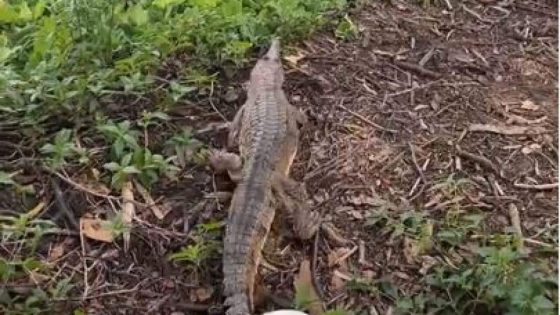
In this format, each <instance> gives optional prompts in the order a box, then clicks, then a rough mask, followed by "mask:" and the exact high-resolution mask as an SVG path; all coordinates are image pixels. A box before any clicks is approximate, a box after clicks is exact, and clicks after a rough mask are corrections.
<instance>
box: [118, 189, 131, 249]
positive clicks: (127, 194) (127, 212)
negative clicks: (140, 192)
mask: <svg viewBox="0 0 560 315" xmlns="http://www.w3.org/2000/svg"><path fill="white" fill-rule="evenodd" d="M121 196H122V198H123V208H122V223H123V225H124V227H125V229H124V232H123V241H124V251H125V252H127V251H128V249H129V248H130V227H131V225H132V219H133V218H134V194H133V192H132V183H131V182H130V181H127V182H126V183H124V185H123V187H122V191H121Z"/></svg>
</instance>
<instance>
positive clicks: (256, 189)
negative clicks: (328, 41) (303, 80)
mask: <svg viewBox="0 0 560 315" xmlns="http://www.w3.org/2000/svg"><path fill="white" fill-rule="evenodd" d="M283 82H284V71H283V69H282V62H281V60H280V41H279V39H278V38H275V39H273V40H272V43H271V46H270V48H269V49H268V51H267V52H266V54H265V55H264V56H263V57H261V58H260V59H258V60H257V63H256V64H255V66H254V67H253V69H252V71H251V74H250V80H249V85H248V87H247V100H246V102H245V103H244V104H243V105H242V106H241V108H240V109H239V110H238V112H237V113H236V115H235V117H234V118H233V120H232V122H231V125H230V130H229V135H228V144H227V147H228V148H234V147H237V148H238V149H239V154H238V155H237V154H236V153H232V152H227V151H225V150H221V151H213V153H212V155H211V156H210V163H211V165H212V167H213V168H214V170H215V172H225V171H227V172H228V173H229V177H230V178H231V179H232V180H233V181H234V182H235V183H236V188H235V190H234V193H233V196H232V199H231V203H230V206H229V210H228V220H227V224H226V232H225V237H224V250H223V274H224V296H225V302H224V305H225V307H226V308H227V310H226V314H227V315H249V314H252V313H253V312H254V305H253V293H254V287H255V284H254V282H255V277H256V275H257V271H258V266H259V263H260V260H261V258H262V252H261V251H262V248H263V245H264V242H265V241H266V238H267V235H268V233H269V231H270V228H271V225H272V222H273V219H274V218H275V214H276V210H281V211H284V212H285V213H286V215H287V217H289V218H291V219H293V226H294V232H295V235H296V237H298V238H299V239H302V240H306V239H309V238H311V236H313V235H314V234H315V233H316V231H317V229H318V227H319V215H318V214H317V213H316V212H313V211H311V210H310V209H309V205H308V204H307V203H306V201H307V200H308V199H307V194H306V193H305V187H304V185H303V183H299V182H297V181H295V180H293V179H291V178H289V172H290V167H291V165H292V163H293V160H294V157H295V155H296V152H297V147H298V138H299V133H300V131H299V125H303V124H305V123H306V122H307V118H306V116H305V114H304V113H302V112H300V111H299V110H298V109H297V108H296V107H294V106H293V105H291V104H290V103H289V102H288V99H287V97H286V95H285V94H284V91H283V89H282V84H283ZM277 208H278V209H277Z"/></svg>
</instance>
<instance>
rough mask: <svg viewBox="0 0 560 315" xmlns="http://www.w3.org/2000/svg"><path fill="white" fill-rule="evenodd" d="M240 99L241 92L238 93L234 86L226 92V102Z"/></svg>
mask: <svg viewBox="0 0 560 315" xmlns="http://www.w3.org/2000/svg"><path fill="white" fill-rule="evenodd" d="M238 99H239V94H237V92H236V91H235V90H234V89H233V88H229V89H228V90H227V92H226V94H224V101H226V103H233V102H235V101H237V100H238Z"/></svg>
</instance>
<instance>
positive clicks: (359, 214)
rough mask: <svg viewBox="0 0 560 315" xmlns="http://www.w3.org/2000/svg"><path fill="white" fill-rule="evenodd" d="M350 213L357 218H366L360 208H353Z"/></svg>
mask: <svg viewBox="0 0 560 315" xmlns="http://www.w3.org/2000/svg"><path fill="white" fill-rule="evenodd" d="M349 213H350V215H352V217H354V219H356V220H363V219H364V215H363V214H362V213H361V212H360V211H358V210H351V211H349Z"/></svg>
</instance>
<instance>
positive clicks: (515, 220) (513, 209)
mask: <svg viewBox="0 0 560 315" xmlns="http://www.w3.org/2000/svg"><path fill="white" fill-rule="evenodd" d="M508 213H509V219H510V221H511V225H512V227H513V230H514V231H515V234H517V236H518V237H519V240H520V242H521V243H520V244H519V246H520V247H523V230H521V219H520V218H519V211H518V210H517V206H516V205H515V204H514V203H513V202H512V203H510V204H509V207H508Z"/></svg>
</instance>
